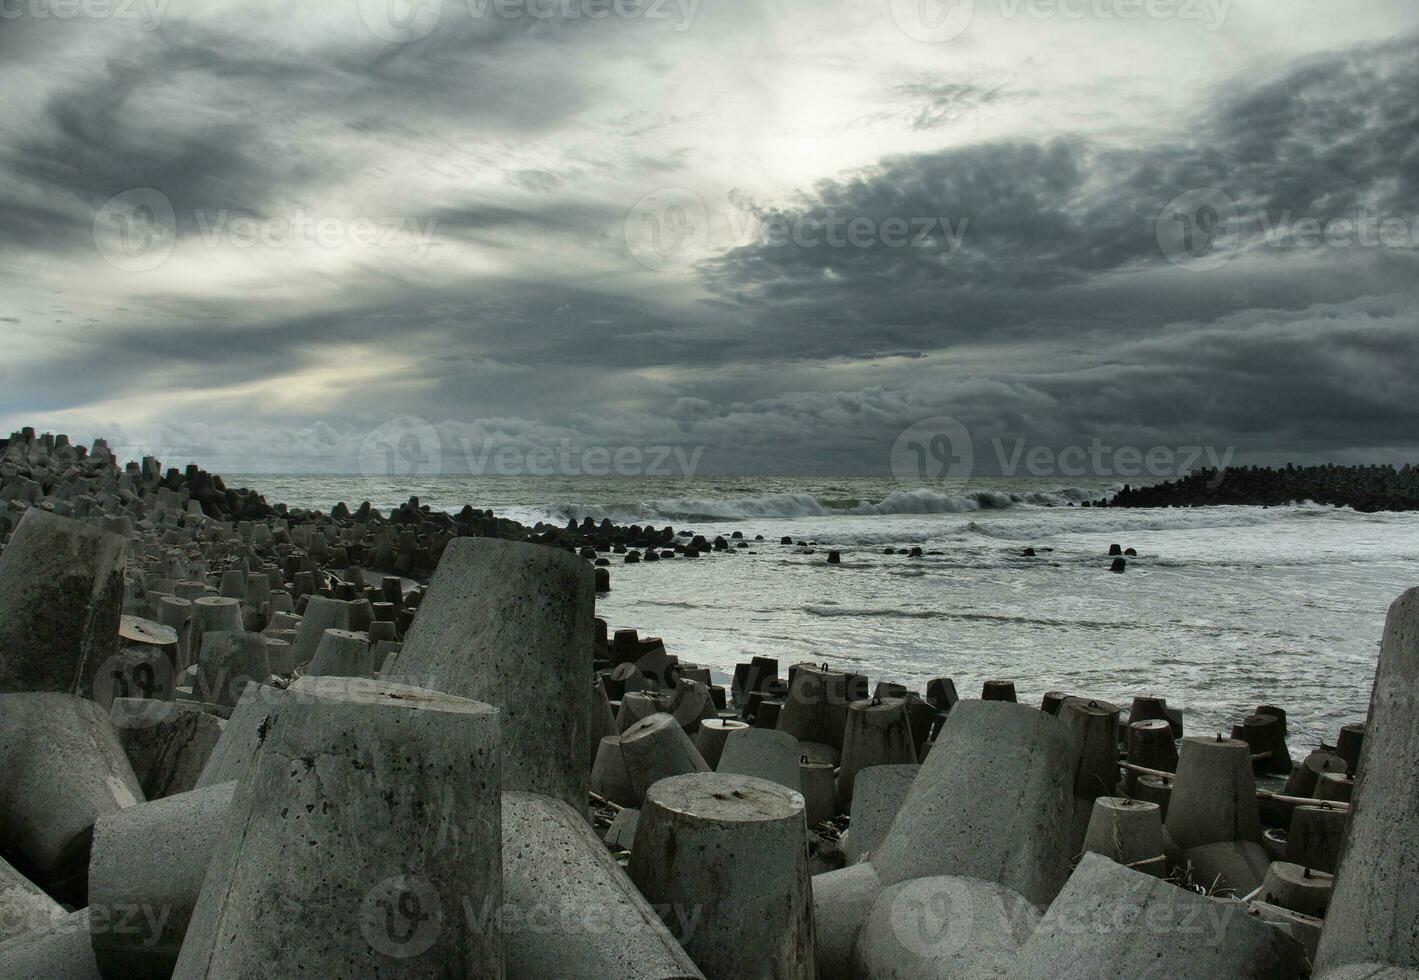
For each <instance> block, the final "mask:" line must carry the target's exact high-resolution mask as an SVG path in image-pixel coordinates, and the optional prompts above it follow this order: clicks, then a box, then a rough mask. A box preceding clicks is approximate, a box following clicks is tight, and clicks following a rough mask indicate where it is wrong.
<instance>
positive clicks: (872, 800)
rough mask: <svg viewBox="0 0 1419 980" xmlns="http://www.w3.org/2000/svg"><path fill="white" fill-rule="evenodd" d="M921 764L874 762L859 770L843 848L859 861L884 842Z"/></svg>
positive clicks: (850, 859) (851, 859)
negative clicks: (899, 764)
mask: <svg viewBox="0 0 1419 980" xmlns="http://www.w3.org/2000/svg"><path fill="white" fill-rule="evenodd" d="M920 771H921V766H918V765H909V766H872V767H871V768H870V769H864V770H862V771H861V772H859V773H858V774H857V791H856V792H855V793H854V794H853V797H852V810H851V812H850V814H849V819H848V833H847V840H846V841H844V843H843V851H844V853H845V855H846V857H847V863H848V864H856V863H857V862H858V861H860V860H861V859H862V858H863V857H865V856H866V855H869V854H871V853H872V851H873V849H874V848H876V847H877V846H878V845H879V844H881V843H882V841H883V839H884V838H886V836H887V831H888V830H890V829H891V828H892V821H893V820H895V819H897V811H898V810H900V809H901V808H902V802H903V801H904V800H906V798H907V793H908V792H909V791H910V790H911V787H912V782H913V781H914V780H915V779H916V776H917V773H919V772H920Z"/></svg>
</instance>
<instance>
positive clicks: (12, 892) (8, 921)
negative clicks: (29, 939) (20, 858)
mask: <svg viewBox="0 0 1419 980" xmlns="http://www.w3.org/2000/svg"><path fill="white" fill-rule="evenodd" d="M67 914H68V913H66V912H65V911H64V909H63V907H62V906H61V905H60V904H59V903H58V902H56V901H55V900H54V899H52V898H50V897H49V896H48V895H46V894H45V893H44V890H43V889H42V888H40V887H39V886H38V885H36V884H35V883H34V882H32V881H30V880H29V879H28V878H26V877H25V876H24V875H22V874H20V873H19V872H18V871H16V870H15V869H14V868H13V867H11V866H10V862H8V861H6V860H5V859H4V858H0V943H3V942H4V941H5V940H7V939H11V938H13V937H15V936H21V935H24V934H25V933H29V932H38V931H40V930H43V929H45V928H47V927H48V926H50V925H51V924H53V923H54V922H55V921H56V920H58V919H62V918H64V916H65V915H67Z"/></svg>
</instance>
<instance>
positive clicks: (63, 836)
mask: <svg viewBox="0 0 1419 980" xmlns="http://www.w3.org/2000/svg"><path fill="white" fill-rule="evenodd" d="M142 800H143V790H142V788H141V787H140V786H139V785H138V777H137V776H136V775H134V773H133V767H132V766H131V765H130V764H129V762H128V757H127V756H126V755H125V754H124V752H123V747H122V746H121V745H119V743H118V737H117V736H116V735H115V734H114V731H113V725H112V724H111V723H110V722H109V719H108V715H107V714H106V713H105V712H104V710H103V709H102V708H100V707H99V706H98V705H97V704H95V703H94V702H92V701H88V700H85V699H82V698H77V697H74V696H72V695H68V694H41V693H31V694H5V695H0V844H3V846H4V848H5V849H6V851H7V852H8V853H10V854H12V855H16V856H17V857H18V858H20V859H22V860H23V867H24V870H25V871H26V873H27V874H30V875H33V876H34V879H35V881H36V883H38V884H39V885H41V886H43V887H44V888H45V889H46V890H47V891H49V892H50V893H51V894H53V895H55V896H56V897H59V898H61V899H67V900H69V901H71V902H72V903H74V904H82V903H83V895H84V890H85V885H86V881H87V872H88V864H89V842H90V838H91V835H92V832H93V826H94V821H96V820H98V819H99V818H100V817H102V816H105V815H106V814H109V813H114V812H116V811H118V810H121V809H123V808H124V807H128V806H133V805H134V804H137V803H140V802H142Z"/></svg>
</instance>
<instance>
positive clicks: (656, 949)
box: [502, 792, 703, 980]
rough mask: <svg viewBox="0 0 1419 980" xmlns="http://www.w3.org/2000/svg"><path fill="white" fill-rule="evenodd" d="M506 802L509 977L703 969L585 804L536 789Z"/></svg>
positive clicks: (633, 976) (531, 979) (645, 975)
mask: <svg viewBox="0 0 1419 980" xmlns="http://www.w3.org/2000/svg"><path fill="white" fill-rule="evenodd" d="M502 806H503V831H502V833H503V901H504V902H505V903H506V906H507V909H508V910H509V912H510V913H511V916H510V918H509V921H510V922H512V923H514V924H515V925H516V928H514V929H512V930H510V931H508V932H506V933H505V942H506V949H507V975H508V980H543V978H547V977H557V978H560V980H603V978H606V977H621V978H625V980H669V978H687V977H702V976H703V974H701V973H700V971H699V969H698V968H697V967H696V966H695V964H694V962H693V961H692V960H691V959H690V957H689V956H688V955H686V953H685V951H684V949H682V948H681V947H680V944H679V943H678V942H677V941H676V940H675V937H674V936H672V935H671V934H670V931H669V930H668V929H667V928H666V927H665V925H664V924H663V923H662V922H661V921H660V917H659V916H657V915H656V913H655V910H654V909H652V908H651V907H650V905H648V904H647V903H646V900H645V899H644V898H643V897H642V896H641V893H640V892H639V891H637V890H636V887H635V885H633V884H631V881H630V879H629V878H627V877H626V875H625V872H623V871H622V870H621V868H620V866H619V865H617V864H616V861H615V859H614V858H612V857H611V855H610V853H609V852H608V851H607V850H606V847H605V845H604V844H602V842H601V841H600V840H598V839H597V837H596V834H595V832H594V831H592V829H591V827H590V826H589V825H588V824H587V822H586V820H585V819H583V818H582V816H581V814H579V813H577V812H576V811H575V810H573V809H572V808H571V807H569V806H567V804H565V803H563V802H562V801H561V800H554V799H552V798H551V797H547V796H541V795H538V794H535V793H519V792H510V793H504V794H503V801H502ZM622 812H623V813H629V812H634V811H622Z"/></svg>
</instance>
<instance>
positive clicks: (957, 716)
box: [872, 701, 1079, 905]
mask: <svg viewBox="0 0 1419 980" xmlns="http://www.w3.org/2000/svg"><path fill="white" fill-rule="evenodd" d="M1078 751H1079V750H1078V747H1077V744H1076V742H1075V739H1074V736H1073V734H1072V733H1071V732H1070V730H1069V729H1068V728H1067V727H1066V726H1065V725H1064V724H1063V723H1062V722H1060V721H1059V719H1057V718H1055V717H1054V716H1052V715H1048V714H1045V713H1044V712H1042V711H1037V710H1036V709H1034V708H1030V707H1027V706H1025V705H1021V704H1015V703H1013V702H1008V701H961V702H959V703H958V704H957V705H956V707H955V708H953V709H952V710H951V713H950V714H949V715H947V717H946V723H945V725H944V726H943V727H942V731H941V735H940V737H939V738H938V740H937V743H936V746H935V748H933V749H932V751H931V754H930V755H929V756H927V759H926V762H924V763H923V764H922V767H921V770H920V772H919V773H918V774H917V777H916V779H915V781H913V783H912V786H911V790H910V791H909V792H908V793H907V798H906V801H905V802H904V803H903V804H902V808H901V811H900V812H899V813H898V814H897V819H896V820H895V821H893V823H892V827H891V829H890V830H889V831H888V833H887V837H886V839H885V840H883V842H882V845H881V846H880V847H878V848H877V849H876V850H875V851H874V852H873V855H872V863H873V865H874V866H875V867H876V868H877V873H878V874H879V875H880V876H881V878H882V883H883V884H884V885H894V884H896V883H897V882H899V881H905V880H907V879H908V878H921V877H925V876H927V875H933V876H937V875H945V876H952V877H969V878H979V879H981V880H982V881H989V882H994V883H996V884H999V885H1003V886H1005V887H1006V888H1009V889H1011V890H1012V891H1016V892H1019V893H1020V894H1021V895H1024V896H1025V897H1026V898H1027V899H1029V900H1030V901H1031V902H1034V903H1035V904H1037V905H1044V904H1046V903H1047V902H1049V901H1050V900H1051V899H1053V898H1054V896H1055V895H1056V894H1057V893H1058V891H1059V889H1060V888H1061V887H1063V885H1064V882H1065V880H1066V879H1068V877H1069V866H1070V858H1071V857H1072V853H1073V852H1072V851H1071V850H1070V841H1069V836H1070V820H1071V813H1072V811H1073V804H1074V795H1073V787H1074V764H1075V760H1076V758H1077V757H1078Z"/></svg>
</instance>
